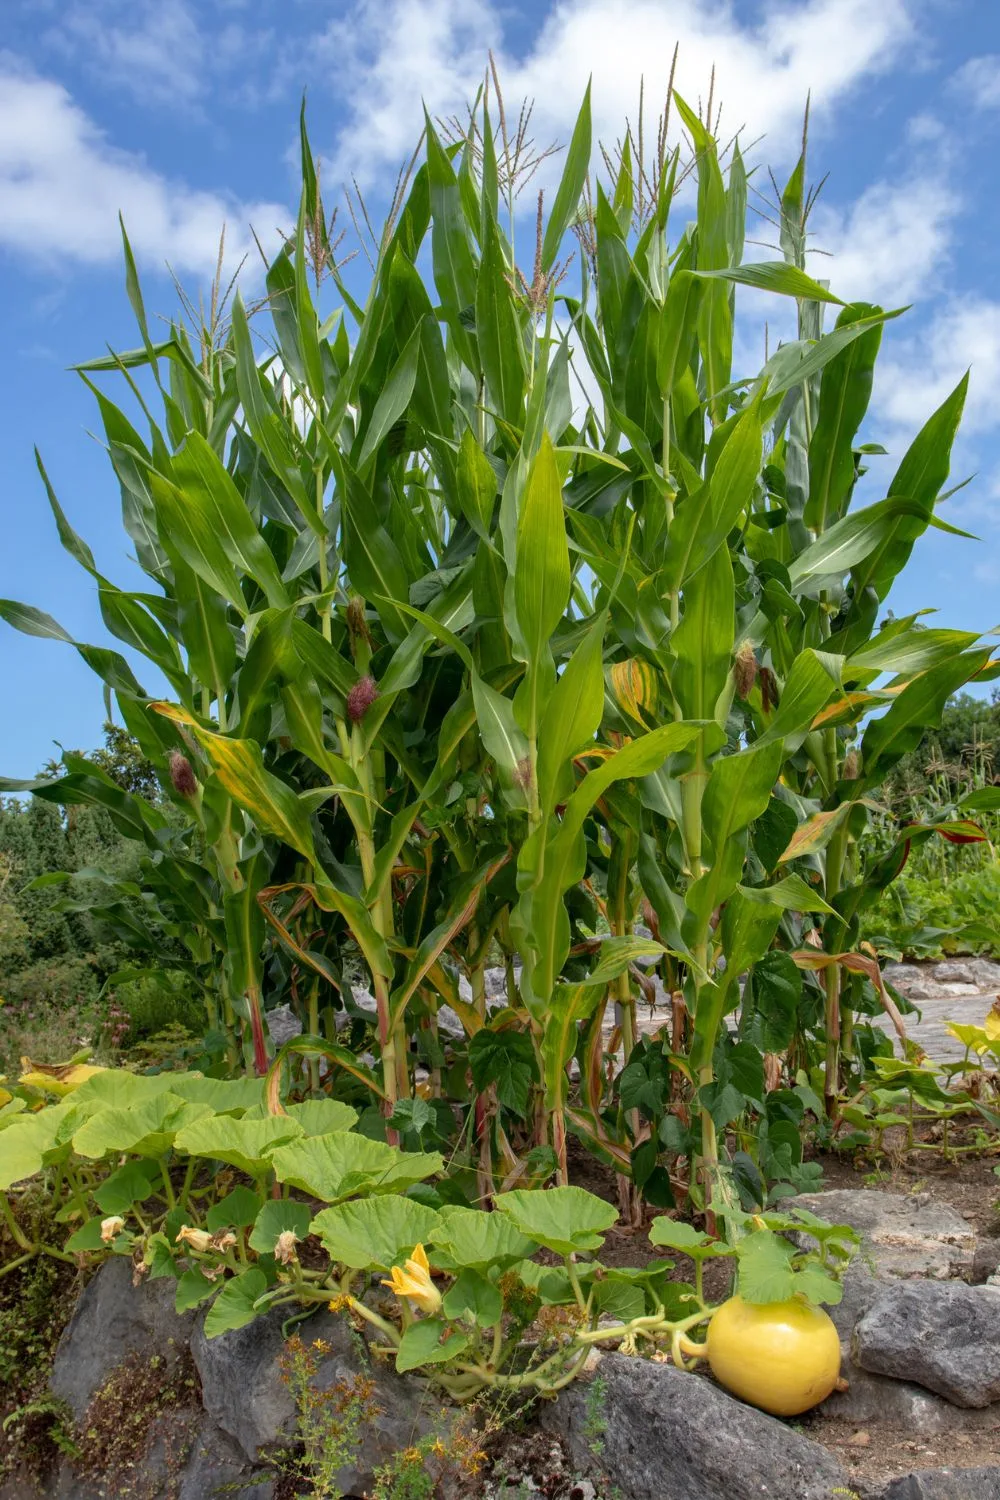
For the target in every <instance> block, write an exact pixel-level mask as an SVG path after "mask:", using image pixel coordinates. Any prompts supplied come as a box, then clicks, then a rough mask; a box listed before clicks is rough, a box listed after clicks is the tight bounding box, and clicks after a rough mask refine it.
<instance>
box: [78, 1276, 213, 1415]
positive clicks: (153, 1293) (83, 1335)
mask: <svg viewBox="0 0 1000 1500" xmlns="http://www.w3.org/2000/svg"><path fill="white" fill-rule="evenodd" d="M174 1291H175V1283H174V1282H173V1281H172V1280H170V1279H167V1278H164V1279H162V1280H159V1281H144V1282H143V1283H142V1284H141V1285H140V1286H137V1287H136V1286H133V1285H132V1262H131V1260H130V1259H129V1258H128V1257H126V1256H112V1258H111V1259H110V1260H108V1261H106V1262H105V1264H104V1265H103V1266H102V1267H101V1269H100V1270H99V1271H98V1273H97V1275H96V1276H95V1277H94V1279H93V1280H92V1281H91V1282H89V1283H88V1285H87V1286H86V1287H85V1288H84V1291H83V1294H82V1296H81V1297H80V1300H79V1302H78V1303H77V1305H76V1310H75V1311H74V1313H73V1316H72V1318H70V1320H69V1322H68V1323H67V1325H66V1327H65V1329H64V1330H63V1334H62V1338H61V1339H60V1340H59V1345H58V1348H57V1349H56V1356H55V1360H54V1362H53V1365H52V1375H51V1378H50V1380H49V1385H50V1388H51V1390H52V1394H53V1395H54V1396H58V1397H59V1399H60V1400H61V1401H65V1402H66V1403H67V1405H68V1406H69V1408H70V1410H71V1411H72V1413H73V1415H74V1417H75V1418H76V1420H77V1421H78V1422H79V1421H80V1420H81V1419H82V1418H83V1416H84V1414H85V1412H86V1410H87V1407H88V1406H89V1405H90V1402H91V1399H92V1397H93V1396H94V1394H95V1392H96V1391H97V1390H99V1388H100V1387H101V1386H102V1385H103V1384H104V1382H105V1381H106V1380H107V1378H108V1376H109V1375H110V1374H111V1372H112V1371H113V1370H115V1369H116V1368H117V1367H118V1366H119V1365H120V1364H121V1363H122V1362H123V1360H124V1359H125V1357H126V1355H128V1354H132V1353H134V1352H138V1353H144V1354H152V1353H156V1354H159V1355H161V1356H162V1357H163V1358H165V1359H167V1360H168V1361H169V1360H170V1359H171V1358H177V1357H179V1356H180V1354H181V1353H182V1352H183V1350H184V1349H185V1348H186V1347H187V1343H188V1339H189V1338H190V1336H191V1331H192V1329H193V1327H194V1323H195V1314H194V1313H183V1314H178V1313H176V1312H175V1311H174Z"/></svg>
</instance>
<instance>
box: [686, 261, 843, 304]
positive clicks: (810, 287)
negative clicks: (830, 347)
mask: <svg viewBox="0 0 1000 1500" xmlns="http://www.w3.org/2000/svg"><path fill="white" fill-rule="evenodd" d="M694 274H695V275H696V276H699V277H703V278H709V277H718V278H721V279H722V280H723V281H732V282H738V283H739V285H740V286H752V287H756V288H757V289H758V290H759V291H762V292H778V293H779V294H780V295H781V296H783V297H808V298H809V299H810V300H811V301H813V302H833V303H835V304H836V305H837V306H838V307H843V305H844V304H843V301H842V300H841V298H840V297H835V296H834V295H833V293H832V292H830V291H828V290H827V289H826V287H824V286H820V284H819V282H818V281H814V280H813V278H812V277H811V276H807V275H806V273H805V271H800V270H799V268H798V266H793V265H789V264H788V263H787V262H786V261H783V260H768V261H763V262H761V263H760V264H759V265H747V266H720V267H719V268H718V269H717V270H714V271H705V270H702V269H700V268H699V269H698V270H697V271H696V272H695V273H694Z"/></svg>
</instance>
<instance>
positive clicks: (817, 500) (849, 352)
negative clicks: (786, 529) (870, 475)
mask: <svg viewBox="0 0 1000 1500" xmlns="http://www.w3.org/2000/svg"><path fill="white" fill-rule="evenodd" d="M879 311H880V309H879V308H877V307H872V306H870V305H869V304H868V303H866V302H858V303H854V304H853V305H852V306H850V307H845V308H844V310H843V312H842V313H841V314H840V317H839V318H838V319H837V327H838V328H844V327H849V326H850V325H851V324H852V323H856V322H858V321H859V319H869V318H871V317H874V316H876V315H877V314H878V313H879ZM881 342H882V325H881V324H880V323H876V324H875V325H874V326H873V327H870V328H869V329H868V330H867V332H866V333H864V334H863V335H862V337H861V338H859V339H856V340H855V341H854V343H852V344H849V345H848V346H847V348H846V349H844V350H843V351H842V352H841V353H840V354H838V355H837V356H836V358H835V359H832V360H831V361H830V363H829V364H828V365H827V366H826V368H825V370H824V371H823V379H822V384H821V385H820V396H819V412H818V414H817V417H816V425H815V428H814V430H813V436H812V442H811V443H810V445H809V500H808V502H807V504H806V508H805V514H804V517H803V519H804V520H805V523H806V525H807V526H809V527H811V528H812V530H813V531H816V532H823V531H825V530H826V528H827V526H828V525H830V524H831V523H832V522H834V521H839V520H840V518H841V517H842V516H843V514H844V512H845V510H846V508H847V504H848V501H849V498H850V495H851V491H852V489H853V487H854V477H855V460H854V444H855V441H856V438H857V432H858V428H859V427H860V426H861V423H862V421H863V420H864V416H865V412H866V411H867V410H868V402H869V400H870V399H871V391H872V379H873V373H874V369H875V360H876V358H877V356H878V351H879V346H880V345H881Z"/></svg>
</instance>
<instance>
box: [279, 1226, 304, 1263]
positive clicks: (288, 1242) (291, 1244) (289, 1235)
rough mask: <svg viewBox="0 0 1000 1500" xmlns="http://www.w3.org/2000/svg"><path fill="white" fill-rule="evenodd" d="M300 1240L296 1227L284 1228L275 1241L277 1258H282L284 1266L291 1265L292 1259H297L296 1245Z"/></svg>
mask: <svg viewBox="0 0 1000 1500" xmlns="http://www.w3.org/2000/svg"><path fill="white" fill-rule="evenodd" d="M298 1242H299V1237H298V1235H297V1234H296V1233H295V1230H294V1229H283V1230H282V1231H281V1233H280V1234H279V1235H278V1238H277V1239H276V1240H275V1243H274V1258H275V1260H280V1262H281V1264H282V1265H283V1266H289V1265H291V1263H292V1261H293V1260H295V1259H297V1257H296V1254H295V1246H296V1245H297V1244H298Z"/></svg>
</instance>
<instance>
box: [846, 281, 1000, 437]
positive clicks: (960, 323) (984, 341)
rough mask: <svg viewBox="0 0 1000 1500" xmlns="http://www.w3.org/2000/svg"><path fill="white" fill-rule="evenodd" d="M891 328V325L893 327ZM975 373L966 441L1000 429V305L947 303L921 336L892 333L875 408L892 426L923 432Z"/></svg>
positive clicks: (964, 428)
mask: <svg viewBox="0 0 1000 1500" xmlns="http://www.w3.org/2000/svg"><path fill="white" fill-rule="evenodd" d="M890 328H891V325H890ZM966 370H970V371H971V373H970V377H969V394H968V398H967V400H966V404H965V415H964V419H963V422H962V435H963V437H964V438H966V439H968V438H972V437H982V436H984V435H986V434H988V433H992V432H996V431H997V430H998V429H1000V407H998V406H997V401H996V391H997V387H998V385H1000V302H995V301H992V300H991V299H989V298H986V297H974V296H973V297H966V298H962V299H960V300H955V301H951V302H948V303H946V304H945V305H944V306H943V307H942V308H940V309H939V311H937V312H936V313H935V315H934V317H933V318H932V319H931V321H930V323H929V324H928V325H927V326H926V327H925V328H923V329H921V330H920V331H919V332H917V333H913V334H909V335H905V334H904V335H903V336H901V337H897V336H896V331H895V329H892V331H891V333H890V332H889V331H888V330H887V345H886V347H885V349H884V353H883V355H882V358H881V359H880V360H879V365H878V370H877V374H876V380H875V391H874V404H875V407H876V410H877V411H878V413H879V415H880V416H881V417H882V418H883V419H884V420H885V421H887V422H888V423H890V424H891V425H893V426H896V427H899V428H905V429H908V430H910V431H912V430H914V429H915V428H916V427H918V426H920V425H921V424H922V423H923V422H924V421H926V419H927V418H928V417H929V416H930V415H931V413H932V412H933V411H935V410H936V408H937V407H938V406H940V405H941V402H942V401H943V400H944V399H945V397H946V396H947V395H948V394H949V393H950V392H951V391H952V390H954V388H955V386H956V385H957V384H958V382H959V380H960V379H961V378H962V375H963V374H964V373H965V371H966Z"/></svg>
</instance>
